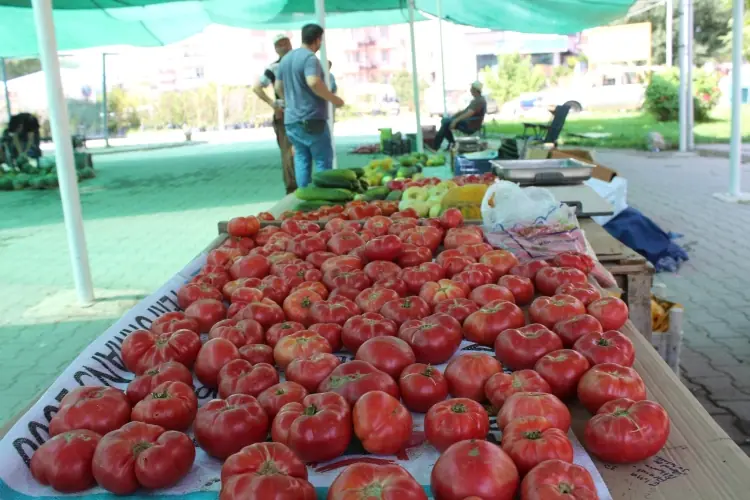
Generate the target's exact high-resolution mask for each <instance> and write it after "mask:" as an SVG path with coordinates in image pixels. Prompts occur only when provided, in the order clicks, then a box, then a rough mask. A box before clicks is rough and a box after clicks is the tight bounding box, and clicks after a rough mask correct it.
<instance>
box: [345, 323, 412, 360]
mask: <svg viewBox="0 0 750 500" xmlns="http://www.w3.org/2000/svg"><path fill="white" fill-rule="evenodd" d="M396 333H398V325H397V324H396V322H395V321H393V320H390V319H387V318H385V317H384V316H383V315H382V314H378V313H364V314H360V315H358V316H352V317H351V318H349V319H348V320H347V321H346V323H344V327H343V328H342V330H341V341H342V342H343V344H344V347H346V348H347V349H348V350H349V351H350V352H351V353H353V354H356V353H357V350H358V349H359V348H360V346H361V345H362V344H364V343H365V342H366V341H368V340H370V339H371V338H375V337H382V336H386V335H389V336H391V337H394V336H395V335H396Z"/></svg>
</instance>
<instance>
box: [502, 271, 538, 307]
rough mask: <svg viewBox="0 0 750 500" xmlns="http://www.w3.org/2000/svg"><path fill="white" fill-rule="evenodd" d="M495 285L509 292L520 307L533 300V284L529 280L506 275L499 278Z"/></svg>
mask: <svg viewBox="0 0 750 500" xmlns="http://www.w3.org/2000/svg"><path fill="white" fill-rule="evenodd" d="M497 284H498V285H500V286H504V287H505V288H507V289H508V290H510V293H512V294H513V298H514V299H515V300H514V302H515V303H516V304H518V305H520V306H525V305H526V304H529V303H531V301H532V300H534V283H532V281H531V280H530V279H529V278H524V277H523V276H515V275H513V274H506V275H505V276H501V277H500V279H499V280H498V281H497Z"/></svg>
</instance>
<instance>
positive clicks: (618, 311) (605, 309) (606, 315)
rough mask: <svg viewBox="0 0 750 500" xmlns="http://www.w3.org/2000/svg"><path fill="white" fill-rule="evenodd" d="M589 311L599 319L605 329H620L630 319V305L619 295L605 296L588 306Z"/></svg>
mask: <svg viewBox="0 0 750 500" xmlns="http://www.w3.org/2000/svg"><path fill="white" fill-rule="evenodd" d="M588 313H589V314H590V315H592V316H593V317H595V318H596V319H598V320H599V323H601V324H602V328H604V330H619V329H620V328H622V326H623V325H624V324H625V323H626V322H627V321H628V305H627V304H625V302H623V301H622V300H620V299H618V298H617V297H604V298H603V299H599V300H595V301H594V302H592V303H591V304H589V306H588Z"/></svg>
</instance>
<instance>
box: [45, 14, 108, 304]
mask: <svg viewBox="0 0 750 500" xmlns="http://www.w3.org/2000/svg"><path fill="white" fill-rule="evenodd" d="M31 5H32V8H33V11H34V27H35V28H36V37H37V40H39V59H40V60H41V62H42V70H43V71H44V79H45V84H46V85H45V86H46V87H47V100H48V101H49V111H50V127H51V129H52V140H53V141H54V143H55V160H56V165H57V178H58V181H59V183H60V198H61V199H62V208H63V219H64V220H65V229H66V231H67V233H68V245H69V247H70V259H71V261H72V264H73V280H74V281H75V286H76V292H77V293H78V300H79V301H80V302H81V303H82V304H84V305H88V304H90V303H91V302H93V300H94V290H93V285H92V283H91V270H90V269H89V257H88V252H87V250H86V237H85V235H84V232H83V217H82V214H81V199H80V197H79V195H78V182H77V179H76V169H75V162H74V159H73V144H72V141H71V134H70V123H69V121H68V109H67V107H66V105H65V96H64V95H63V91H62V81H61V80H62V79H61V78H60V62H59V61H58V56H57V40H56V39H55V25H54V22H53V20H52V0H32V1H31Z"/></svg>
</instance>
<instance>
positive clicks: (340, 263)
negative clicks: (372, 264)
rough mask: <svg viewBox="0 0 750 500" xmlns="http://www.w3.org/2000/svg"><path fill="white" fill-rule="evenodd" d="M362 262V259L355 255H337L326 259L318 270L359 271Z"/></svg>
mask: <svg viewBox="0 0 750 500" xmlns="http://www.w3.org/2000/svg"><path fill="white" fill-rule="evenodd" d="M363 265H364V263H363V262H362V259H360V258H359V257H357V256H356V255H339V256H338V257H332V258H330V259H328V260H326V261H325V262H324V263H323V264H322V265H321V266H320V270H321V271H323V274H326V273H333V272H341V273H343V272H348V271H359V270H360V269H362V266H363Z"/></svg>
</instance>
